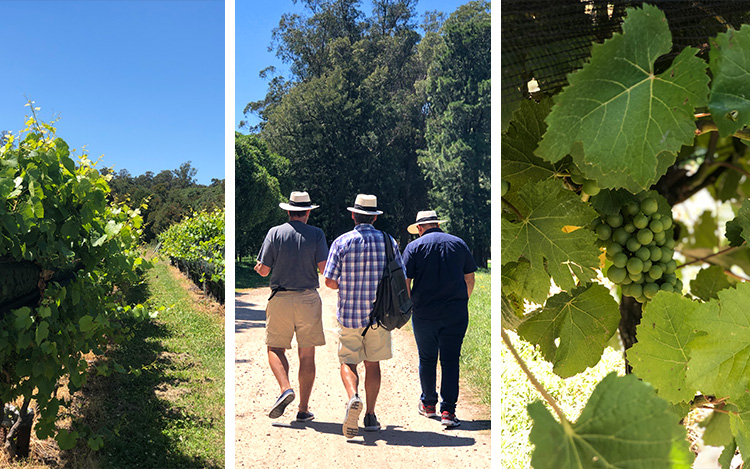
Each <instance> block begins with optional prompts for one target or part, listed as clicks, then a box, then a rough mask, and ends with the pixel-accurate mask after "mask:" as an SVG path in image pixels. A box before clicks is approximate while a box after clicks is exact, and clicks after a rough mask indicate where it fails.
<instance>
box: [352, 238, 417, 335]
mask: <svg viewBox="0 0 750 469" xmlns="http://www.w3.org/2000/svg"><path fill="white" fill-rule="evenodd" d="M381 233H383V239H384V240H385V254H386V257H385V268H384V269H383V277H382V278H381V279H380V282H379V283H378V291H377V294H376V297H375V302H374V303H373V304H372V311H371V312H370V323H369V324H368V325H367V327H365V330H364V331H362V337H364V336H365V334H367V331H368V330H369V329H370V328H373V329H375V328H376V327H382V328H384V329H385V330H387V331H392V330H393V329H398V328H400V327H401V326H403V325H404V324H406V323H407V322H409V319H410V318H411V312H412V303H411V298H409V294H408V293H407V292H406V277H405V276H404V271H403V270H402V269H401V266H400V265H398V262H396V258H395V256H394V255H393V246H392V244H391V240H390V236H388V235H387V234H386V233H385V231H381Z"/></svg>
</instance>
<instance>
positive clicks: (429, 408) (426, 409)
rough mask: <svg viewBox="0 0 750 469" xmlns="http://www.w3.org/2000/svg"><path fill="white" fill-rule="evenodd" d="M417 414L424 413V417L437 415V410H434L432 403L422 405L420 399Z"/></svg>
mask: <svg viewBox="0 0 750 469" xmlns="http://www.w3.org/2000/svg"><path fill="white" fill-rule="evenodd" d="M418 410H419V414H420V415H424V416H425V417H437V416H438V414H437V411H436V410H435V406H434V405H424V403H422V401H419V407H418Z"/></svg>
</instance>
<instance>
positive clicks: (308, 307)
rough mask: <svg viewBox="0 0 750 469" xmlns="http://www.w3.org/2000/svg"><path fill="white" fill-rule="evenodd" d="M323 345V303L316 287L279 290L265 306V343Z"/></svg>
mask: <svg viewBox="0 0 750 469" xmlns="http://www.w3.org/2000/svg"><path fill="white" fill-rule="evenodd" d="M295 334H296V335H297V346H298V347H300V348H302V347H314V346H318V345H325V343H326V339H325V335H324V334H323V307H322V303H321V301H320V295H318V290H314V289H313V290H304V291H280V292H278V293H276V295H275V296H274V297H273V298H271V301H269V302H268V305H267V306H266V345H267V346H269V347H274V348H284V349H290V348H292V337H293V336H294V335H295Z"/></svg>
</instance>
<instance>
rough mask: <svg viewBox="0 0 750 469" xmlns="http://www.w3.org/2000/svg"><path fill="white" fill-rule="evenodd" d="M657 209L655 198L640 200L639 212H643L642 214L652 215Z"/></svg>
mask: <svg viewBox="0 0 750 469" xmlns="http://www.w3.org/2000/svg"><path fill="white" fill-rule="evenodd" d="M657 210H659V204H658V202H656V199H652V198H651V197H648V198H646V199H643V200H642V201H641V212H643V214H644V215H652V214H654V213H656V211H657Z"/></svg>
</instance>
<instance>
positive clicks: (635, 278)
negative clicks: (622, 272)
mask: <svg viewBox="0 0 750 469" xmlns="http://www.w3.org/2000/svg"><path fill="white" fill-rule="evenodd" d="M628 277H629V278H630V280H632V281H633V283H643V274H642V273H637V274H631V273H630V272H628Z"/></svg>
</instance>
